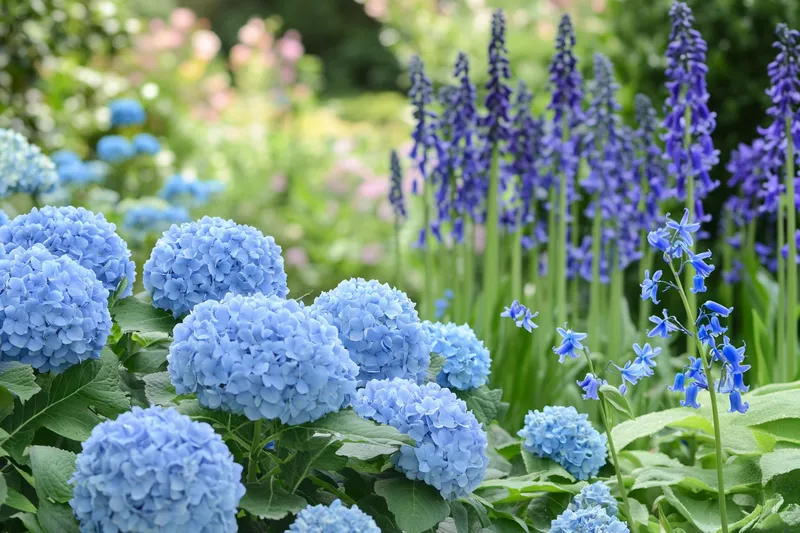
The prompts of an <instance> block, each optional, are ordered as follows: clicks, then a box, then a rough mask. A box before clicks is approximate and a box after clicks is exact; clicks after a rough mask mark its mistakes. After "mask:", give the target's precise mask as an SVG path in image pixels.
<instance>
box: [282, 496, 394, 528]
mask: <svg viewBox="0 0 800 533" xmlns="http://www.w3.org/2000/svg"><path fill="white" fill-rule="evenodd" d="M288 531H293V532H294V533H381V530H380V528H379V527H378V525H377V524H376V523H375V520H373V519H372V517H371V516H369V515H368V514H367V513H365V512H364V511H362V510H361V509H359V508H358V507H357V506H355V505H354V506H352V507H350V508H348V507H345V506H344V505H342V502H341V500H334V502H333V503H332V504H330V505H313V506H312V505H309V506H308V507H306V508H305V509H303V510H302V511H300V512H299V513H297V518H296V519H295V521H294V522H293V523H292V525H291V526H289V529H288Z"/></svg>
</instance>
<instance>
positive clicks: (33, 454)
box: [30, 446, 76, 503]
mask: <svg viewBox="0 0 800 533" xmlns="http://www.w3.org/2000/svg"><path fill="white" fill-rule="evenodd" d="M30 458H31V469H32V470H33V478H34V479H35V480H36V492H37V494H38V495H39V498H45V499H48V500H50V501H52V502H57V503H67V502H68V501H69V500H70V498H72V487H71V486H70V484H69V478H70V476H71V475H72V473H73V472H74V471H75V458H76V455H75V454H74V453H72V452H69V451H66V450H60V449H58V448H53V447H50V446H32V447H31V448H30Z"/></svg>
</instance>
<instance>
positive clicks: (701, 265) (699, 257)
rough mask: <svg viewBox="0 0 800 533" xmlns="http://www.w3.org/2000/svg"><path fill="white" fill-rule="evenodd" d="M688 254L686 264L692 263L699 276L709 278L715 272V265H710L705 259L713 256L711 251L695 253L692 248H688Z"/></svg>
mask: <svg viewBox="0 0 800 533" xmlns="http://www.w3.org/2000/svg"><path fill="white" fill-rule="evenodd" d="M686 254H687V255H688V259H687V260H686V264H689V265H692V267H694V270H695V272H697V275H698V276H702V277H704V278H707V277H708V276H709V275H711V273H712V272H714V265H709V264H708V263H706V262H705V261H703V259H708V258H709V257H711V251H706V252H702V253H699V254H693V253H692V251H691V250H686Z"/></svg>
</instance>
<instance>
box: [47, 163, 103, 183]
mask: <svg viewBox="0 0 800 533" xmlns="http://www.w3.org/2000/svg"><path fill="white" fill-rule="evenodd" d="M93 163H97V162H94V161H89V162H84V161H78V162H76V163H67V164H64V165H58V166H57V167H56V169H57V171H58V180H59V183H60V184H61V185H86V184H88V183H95V182H98V181H101V180H102V179H103V177H104V174H103V173H102V167H99V166H98V165H96V164H93Z"/></svg>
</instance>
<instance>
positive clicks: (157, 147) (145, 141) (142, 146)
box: [133, 133, 161, 155]
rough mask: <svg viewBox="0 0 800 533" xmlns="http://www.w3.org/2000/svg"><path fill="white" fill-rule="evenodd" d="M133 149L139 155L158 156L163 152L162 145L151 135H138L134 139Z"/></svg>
mask: <svg viewBox="0 0 800 533" xmlns="http://www.w3.org/2000/svg"><path fill="white" fill-rule="evenodd" d="M133 148H134V150H136V153H137V154H142V155H156V154H157V153H158V152H160V151H161V143H160V142H158V139H156V138H155V137H154V136H153V135H151V134H149V133H137V134H136V135H135V136H134V137H133Z"/></svg>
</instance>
